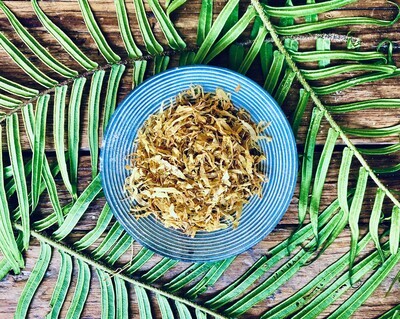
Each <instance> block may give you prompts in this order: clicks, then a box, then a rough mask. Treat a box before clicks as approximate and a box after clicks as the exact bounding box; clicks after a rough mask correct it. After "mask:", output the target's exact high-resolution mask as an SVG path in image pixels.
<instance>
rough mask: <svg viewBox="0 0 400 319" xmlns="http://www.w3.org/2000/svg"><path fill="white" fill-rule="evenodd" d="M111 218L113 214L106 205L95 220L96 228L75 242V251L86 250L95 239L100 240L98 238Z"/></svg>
mask: <svg viewBox="0 0 400 319" xmlns="http://www.w3.org/2000/svg"><path fill="white" fill-rule="evenodd" d="M112 217H113V214H112V212H111V210H110V206H108V204H107V203H106V204H105V205H104V207H103V210H102V211H101V214H100V216H99V217H98V219H97V223H96V226H95V227H94V228H93V229H92V230H91V231H90V232H88V233H87V234H86V235H85V236H83V237H82V238H81V239H80V240H78V241H77V242H75V244H74V247H75V248H76V249H77V250H84V249H86V248H88V247H89V246H90V245H92V244H93V243H94V242H95V241H96V240H97V239H99V238H100V236H101V235H102V234H103V232H104V231H105V230H106V228H107V226H108V224H109V223H110V221H111V219H112Z"/></svg>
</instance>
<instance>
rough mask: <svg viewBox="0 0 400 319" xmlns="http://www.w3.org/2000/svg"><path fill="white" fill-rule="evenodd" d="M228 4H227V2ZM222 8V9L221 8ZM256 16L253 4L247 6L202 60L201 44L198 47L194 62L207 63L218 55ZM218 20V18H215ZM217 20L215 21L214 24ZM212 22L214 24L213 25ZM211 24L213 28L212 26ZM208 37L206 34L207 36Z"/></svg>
mask: <svg viewBox="0 0 400 319" xmlns="http://www.w3.org/2000/svg"><path fill="white" fill-rule="evenodd" d="M227 6H228V4H227ZM223 10H224V9H223ZM255 16H256V10H255V9H254V7H253V6H248V7H247V10H246V12H245V13H244V15H243V16H242V17H241V18H240V20H239V21H238V22H237V23H236V24H235V25H234V26H233V27H232V28H231V29H230V30H229V32H228V33H226V34H225V35H224V36H223V37H222V38H221V39H220V40H219V41H218V42H217V43H215V44H214V45H213V46H212V47H211V49H209V50H207V51H210V52H209V53H208V54H207V56H205V57H204V62H203V59H201V60H200V58H199V57H201V55H200V50H201V48H202V47H203V45H202V46H201V47H200V49H199V51H198V53H197V55H196V58H195V62H196V63H200V62H203V63H204V64H208V63H209V62H210V61H211V60H212V59H214V58H215V57H216V56H217V55H219V54H220V53H221V52H222V51H223V50H224V49H226V48H227V47H228V46H229V45H230V44H232V43H233V42H234V41H235V40H236V39H237V38H238V37H239V36H240V35H241V34H242V33H243V31H244V30H245V29H246V28H247V26H248V25H249V24H250V22H251V21H252V20H253V19H254V18H255ZM217 20H218V18H217ZM216 23H217V21H215V24H216ZM215 24H214V26H215ZM214 26H213V28H214ZM211 32H212V29H211V31H210V34H211ZM207 38H208V36H207ZM207 38H206V40H205V43H206V41H207Z"/></svg>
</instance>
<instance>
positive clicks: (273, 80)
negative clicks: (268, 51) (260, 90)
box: [264, 51, 285, 94]
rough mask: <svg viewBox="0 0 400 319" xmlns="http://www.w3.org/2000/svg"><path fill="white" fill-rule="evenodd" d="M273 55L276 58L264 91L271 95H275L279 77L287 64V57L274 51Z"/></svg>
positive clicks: (266, 79)
mask: <svg viewBox="0 0 400 319" xmlns="http://www.w3.org/2000/svg"><path fill="white" fill-rule="evenodd" d="M273 54H274V55H273V56H274V58H273V60H272V64H271V67H270V69H269V71H268V75H267V77H266V78H265V82H264V89H265V90H266V91H268V92H269V93H270V94H272V93H273V91H274V89H275V87H276V85H277V84H278V80H279V76H280V74H281V72H282V69H283V67H284V63H285V57H284V55H283V54H282V53H280V52H279V51H274V53H273Z"/></svg>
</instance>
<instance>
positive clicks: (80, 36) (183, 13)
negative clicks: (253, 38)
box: [0, 0, 400, 319]
mask: <svg viewBox="0 0 400 319" xmlns="http://www.w3.org/2000/svg"><path fill="white" fill-rule="evenodd" d="M4 2H5V3H6V4H7V6H8V7H9V8H10V9H11V10H12V11H13V12H14V13H15V14H16V15H17V17H18V18H19V19H20V21H21V22H22V23H23V25H24V26H26V27H27V28H28V29H29V31H30V32H31V33H32V34H33V35H34V36H35V37H36V38H37V39H39V41H40V42H41V43H42V44H43V45H44V46H45V47H46V48H47V49H48V50H49V51H50V52H51V53H52V54H53V55H54V56H56V57H57V59H59V60H61V61H62V62H63V63H65V64H66V65H68V66H70V67H72V68H74V69H76V70H78V71H79V72H80V73H83V72H84V70H83V69H82V68H80V67H79V65H77V63H76V62H75V61H73V60H72V59H71V58H70V57H69V56H68V55H67V54H66V53H65V52H64V51H63V50H61V49H60V47H59V45H58V44H57V43H56V41H54V39H53V38H52V37H51V36H50V35H49V34H48V33H47V32H46V31H45V29H44V28H43V27H42V26H41V24H40V22H39V21H38V19H37V18H36V17H35V15H34V13H33V10H32V7H31V3H30V1H28V0H26V1H4ZM225 2H226V1H218V2H216V5H215V14H217V12H219V11H220V10H221V8H222V6H223V4H224V3H225ZM188 3H190V5H186V6H185V7H184V8H183V9H181V10H179V11H177V12H176V13H175V14H174V15H173V20H174V21H175V23H176V26H177V28H178V31H179V32H180V34H182V36H183V37H184V39H185V41H186V42H187V43H188V45H189V46H190V47H192V48H194V47H195V36H196V26H197V19H198V12H199V8H200V1H199V0H191V1H189V2H188ZM247 3H248V1H243V2H241V5H242V6H243V7H245V6H246V4H247ZM39 4H40V6H41V7H42V8H43V10H44V11H45V13H46V14H48V16H49V17H50V18H51V19H52V20H53V21H54V22H55V23H56V24H57V25H59V26H60V27H61V28H62V29H63V30H64V31H66V32H67V34H68V35H69V36H71V38H72V39H74V41H75V42H76V43H77V44H78V45H79V46H80V48H81V49H82V51H83V52H84V53H85V54H86V55H88V56H89V57H90V58H91V59H93V60H94V61H96V62H98V63H99V65H100V66H105V65H106V62H105V60H104V59H103V58H102V56H101V55H100V54H99V52H98V51H97V48H96V46H95V43H94V41H93V40H92V39H91V37H90V34H89V33H88V31H87V29H86V27H85V25H84V23H83V19H82V15H81V13H80V10H79V6H78V4H77V2H76V1H75V0H55V1H40V2H39ZM126 4H127V10H128V14H129V18H130V21H131V27H132V32H133V34H134V38H135V40H136V41H137V43H138V44H139V46H140V47H141V48H142V49H143V42H142V40H141V36H140V32H139V29H138V27H137V23H136V20H135V19H136V17H135V13H134V9H133V2H132V1H127V2H126ZM90 5H91V8H92V9H93V12H94V14H95V16H96V19H97V21H99V23H100V24H101V28H102V31H103V32H104V33H105V36H106V39H107V40H108V42H109V43H110V44H111V47H112V48H113V49H114V50H115V51H116V52H117V53H118V54H119V55H121V57H122V58H123V59H125V58H126V54H125V49H124V46H123V43H122V40H121V36H120V34H119V32H118V27H117V20H116V17H115V8H114V2H113V1H111V0H107V1H104V0H102V1H94V0H90ZM148 11H149V10H148ZM394 14H395V10H394V7H393V6H391V7H389V6H388V5H387V4H385V2H384V1H376V0H374V1H360V2H358V3H357V4H352V5H351V6H348V7H346V8H344V9H340V10H336V11H333V12H330V13H328V14H324V15H321V18H333V17H343V16H354V15H359V16H371V17H374V18H379V19H391V18H393V16H394ZM148 17H149V21H150V23H151V27H152V29H153V31H154V33H155V35H156V38H157V39H158V40H159V41H160V42H161V43H162V44H164V45H166V42H165V38H164V36H163V35H162V32H161V30H160V28H159V25H158V24H157V22H156V20H155V18H154V16H153V15H152V14H151V13H150V12H148ZM71 26H73V27H71ZM0 30H1V31H2V32H4V33H5V34H6V35H7V37H9V38H10V39H12V41H13V43H15V44H16V45H17V47H18V48H20V49H21V51H22V52H23V53H25V54H29V50H28V49H27V47H26V46H25V45H24V44H23V43H22V42H21V41H20V40H19V39H18V37H17V35H16V34H15V32H14V31H13V29H12V28H11V27H10V24H9V22H8V21H7V19H6V18H5V16H4V14H2V13H0ZM349 31H351V36H353V37H358V38H360V39H361V41H362V46H361V50H375V49H376V47H377V45H378V43H379V42H380V41H381V40H382V39H384V38H389V39H395V40H396V39H397V38H398V32H399V31H400V26H399V24H395V25H394V26H391V27H389V28H386V29H379V32H377V28H376V27H371V26H368V27H366V26H351V27H341V28H336V29H334V30H327V31H326V32H327V33H329V34H330V36H331V38H332V48H334V49H341V48H344V47H345V38H346V35H347V33H348V32H349ZM299 38H301V45H300V50H306V49H309V48H313V47H314V43H315V38H316V36H315V35H313V36H309V35H306V36H301V37H299ZM240 41H246V38H241V39H240ZM394 45H395V49H396V51H395V55H394V58H395V60H396V59H397V60H399V56H400V54H399V53H398V50H397V48H398V43H397V42H396V41H395V42H394ZM0 57H1V58H0V75H2V76H7V77H9V78H10V79H12V80H15V81H18V82H20V83H23V84H25V85H29V86H32V87H35V88H38V89H42V88H40V86H38V85H37V84H36V83H34V82H33V81H31V80H30V79H29V78H28V77H27V76H26V75H25V74H24V73H23V72H22V71H21V70H20V69H19V68H18V67H17V66H16V65H15V64H14V63H12V61H11V59H10V58H9V57H8V56H7V55H6V54H5V53H4V52H3V51H0ZM177 58H178V57H177V56H172V57H171V59H172V62H171V63H172V64H171V65H176V64H177ZM32 62H33V63H34V64H35V65H37V66H39V67H40V68H41V69H42V70H45V71H46V72H47V71H48V69H47V68H46V67H45V66H43V64H42V63H41V62H40V61H38V60H37V59H35V58H32ZM215 63H218V64H219V63H222V62H221V61H217V62H215ZM150 69H151V67H150ZM49 74H50V75H51V76H53V77H54V78H56V79H59V80H61V81H62V80H63V79H62V78H61V77H59V76H58V75H56V74H53V73H52V72H49ZM248 75H249V76H250V77H252V78H254V79H256V80H260V76H259V69H257V67H255V68H254V69H251V70H250V71H249V73H248ZM340 79H341V78H339V77H338V78H337V79H335V80H340ZM131 81H132V68H131V67H128V68H127V70H126V72H125V74H124V77H123V79H122V85H121V89H120V91H119V95H118V100H119V101H121V100H122V98H123V97H124V96H125V95H126V94H127V93H128V92H129V91H130V89H131V86H132V82H131ZM320 83H322V82H320ZM398 85H399V80H398V79H387V80H384V81H379V82H375V83H373V84H364V85H361V86H359V87H357V88H355V89H348V90H345V91H343V92H337V93H336V94H332V95H330V96H327V97H323V98H322V100H323V102H324V103H326V104H342V103H348V102H352V101H357V100H360V99H372V98H382V97H386V98H400V92H399V90H398ZM87 87H88V84H87ZM298 88H299V87H298V84H295V85H294V88H293V89H292V91H291V93H290V94H289V96H288V98H287V100H286V101H285V103H284V105H283V110H284V112H285V114H286V115H287V117H288V118H290V116H291V114H292V112H293V110H294V108H295V106H296V103H297V98H298V97H297V93H296V92H298ZM87 94H88V89H87V88H86V89H85V95H84V103H83V105H82V112H81V145H80V148H81V156H80V163H79V187H80V191H82V190H83V189H84V187H86V186H87V185H88V183H89V182H90V174H91V172H90V159H89V157H88V154H87V150H88V142H87V121H88V115H87V111H86V110H87ZM103 101H104V92H103V95H102V104H101V105H103ZM51 103H52V101H51ZM50 105H52V104H50ZM310 109H311V105H309V108H308V110H307V111H306V113H305V116H304V118H303V122H302V125H301V127H300V130H299V134H298V137H297V142H298V148H299V153H301V151H302V149H303V145H304V141H305V136H306V133H307V123H308V122H309V117H310ZM49 112H50V113H49V120H48V127H47V139H46V149H47V151H48V152H49V154H50V155H49V157H50V159H51V158H52V155H51V154H52V151H53V150H54V144H53V141H52V139H53V136H52V129H53V128H52V124H53V123H52V106H51V107H50V110H49ZM334 118H335V120H336V121H337V122H338V123H339V124H340V125H342V126H345V127H370V126H372V125H373V126H382V127H384V126H389V125H394V124H397V123H398V122H399V115H398V111H397V110H368V111H365V112H357V113H349V114H345V115H338V116H335V117H334ZM21 125H22V122H21ZM327 127H328V124H327V123H323V125H322V126H321V131H320V133H319V135H318V144H319V146H318V147H317V150H316V159H318V158H319V154H320V152H321V149H322V145H323V143H324V141H325V137H326V131H327ZM22 138H23V148H24V149H25V150H29V145H28V143H27V139H26V137H25V136H23V137H22ZM352 141H353V143H355V144H357V145H362V146H367V147H372V146H374V145H378V144H382V145H388V144H391V143H394V142H398V136H395V137H389V138H379V139H374V140H371V139H366V138H356V137H354V138H352ZM342 145H343V142H342V141H341V140H339V141H338V147H337V148H336V151H335V153H334V155H333V160H332V163H331V167H330V169H329V173H328V176H327V180H326V183H325V186H324V193H323V196H322V202H321V209H323V208H324V207H326V206H327V205H328V204H329V203H330V202H331V201H332V200H333V199H335V198H336V196H337V195H336V194H337V189H336V182H337V174H338V169H339V165H340V164H339V163H340V157H341V149H342ZM3 147H5V145H3ZM399 156H400V155H399V154H395V155H393V156H391V157H388V158H377V157H372V156H371V157H368V158H367V160H368V162H369V163H370V165H371V166H372V167H382V166H384V165H386V166H390V165H394V164H395V163H399V161H400V157H399ZM357 165H358V164H357V162H356V161H355V163H354V165H353V167H352V174H351V177H350V185H351V186H354V185H355V182H356V177H357V171H358V166H357ZM381 179H382V181H383V183H384V184H385V185H387V186H388V187H390V188H393V189H395V190H400V189H399V188H400V185H399V183H398V180H399V174H388V175H382V176H381ZM57 185H58V190H59V195H60V198H61V201H62V202H63V203H64V204H65V203H67V202H68V201H69V197H68V194H67V192H66V190H65V189H64V188H63V186H62V182H61V180H60V178H59V177H57ZM374 192H375V186H374V185H373V184H372V183H371V184H370V188H369V190H368V192H367V195H366V201H365V205H364V207H363V211H362V214H361V218H360V228H361V232H362V233H365V231H366V230H367V224H368V218H369V215H370V211H371V205H372V200H373V197H374ZM297 203H298V187H297V189H296V192H295V196H294V198H293V200H292V202H291V204H290V206H289V208H288V211H287V213H286V214H285V216H284V218H283V219H282V221H281V222H280V223H279V225H278V227H277V228H276V229H275V230H274V232H273V233H271V234H270V235H269V236H268V237H266V238H265V239H264V240H263V241H262V242H260V243H259V244H258V245H256V246H255V247H253V248H252V249H251V250H249V251H248V252H246V253H244V254H242V255H240V256H238V257H237V259H236V260H235V262H234V264H233V266H232V267H231V268H230V269H229V270H228V271H227V272H226V273H225V274H224V276H223V277H222V278H221V279H220V280H219V281H218V282H217V283H216V285H215V286H214V287H212V288H210V289H209V290H208V291H207V293H206V296H209V295H213V294H215V292H216V291H217V290H219V289H221V288H223V287H225V286H226V285H228V284H229V283H230V282H232V281H233V280H234V279H235V278H237V277H238V276H240V274H242V273H243V272H244V271H245V270H246V269H247V268H248V267H250V266H251V265H252V264H253V263H254V261H255V260H257V259H258V258H259V257H260V256H262V255H265V254H267V253H268V250H269V249H270V248H272V247H274V246H276V245H277V244H279V243H280V242H281V241H282V240H284V239H285V238H287V237H288V236H289V235H290V234H291V232H292V231H293V230H294V229H295V228H296V227H297ZM103 205H104V199H99V200H96V201H95V202H94V203H93V204H92V205H91V206H90V208H89V209H88V211H87V212H86V213H85V215H84V216H83V218H82V220H81V221H80V222H79V223H78V225H77V227H76V228H75V230H74V232H73V234H72V235H71V237H69V238H68V241H69V242H74V241H76V240H78V239H79V238H81V237H82V236H84V234H86V233H87V232H88V231H89V230H90V229H92V228H93V227H94V225H95V224H96V221H97V218H98V216H99V213H100V209H101V207H102V206H103ZM389 210H390V206H389V205H385V212H389ZM50 212H51V205H50V203H49V200H48V197H47V196H44V197H42V198H41V204H40V207H39V209H38V211H37V212H35V214H34V216H35V218H39V217H40V216H45V215H47V214H49V213H50ZM349 238H350V235H349V231H348V230H346V231H344V232H343V233H342V234H341V235H340V236H339V238H338V239H337V240H336V241H335V242H334V243H333V244H332V246H331V247H330V248H329V249H328V250H327V251H326V252H325V253H324V254H323V255H322V256H321V257H320V258H319V259H318V260H317V261H315V262H314V263H312V264H310V265H308V266H305V267H303V268H302V269H301V270H300V271H299V272H298V273H297V274H296V276H295V277H294V278H292V279H291V280H290V281H289V282H287V283H286V284H285V285H284V286H283V287H282V288H281V289H279V290H278V291H277V292H276V293H275V294H274V295H272V296H270V297H268V298H267V299H266V300H264V301H263V302H261V303H260V304H258V305H257V306H255V307H254V308H252V309H251V311H249V313H248V314H247V315H246V316H245V318H259V316H260V315H261V314H262V313H263V312H265V310H266V309H268V308H269V307H271V306H273V305H275V304H277V303H279V302H280V301H282V300H284V299H285V298H287V297H289V296H290V295H291V294H293V293H294V292H295V291H297V290H298V289H300V288H301V287H302V286H304V285H305V284H306V283H307V282H309V281H310V280H311V279H312V278H314V277H315V276H316V274H318V273H319V272H321V271H322V270H323V269H325V268H326V267H327V266H328V265H329V264H331V263H332V262H334V261H335V260H337V259H338V258H339V257H340V256H341V255H343V254H344V253H345V252H346V251H347V250H348V247H349ZM96 245H98V242H97V243H96V244H95V245H94V247H95V246H96ZM91 249H93V247H92V248H91ZM139 249H140V246H139V245H138V244H136V243H135V244H134V245H133V251H134V252H137V251H138V250H139ZM371 249H372V247H371V246H370V247H369V251H371ZM38 252H39V243H38V241H36V240H33V241H32V245H31V247H30V249H29V250H28V251H27V252H26V263H27V264H26V268H25V269H24V270H23V272H22V273H21V274H20V275H17V276H14V275H11V274H10V275H8V276H7V277H6V278H5V279H4V280H2V281H0V319H8V318H11V317H12V316H13V313H14V311H15V308H16V305H17V301H18V298H19V295H20V294H21V292H22V289H23V287H24V285H25V283H26V280H27V279H28V277H29V275H30V272H31V270H32V268H33V266H34V263H35V261H36V259H37V256H38ZM53 255H54V256H53V259H52V262H51V264H50V267H49V269H48V271H47V272H46V276H45V280H44V282H43V283H42V285H41V286H40V288H39V290H38V291H37V292H36V294H35V297H34V300H33V303H32V305H31V308H30V312H29V318H44V316H45V314H46V313H47V311H48V309H49V300H50V298H51V294H52V290H53V288H54V285H55V282H56V279H57V274H58V270H59V263H60V259H59V256H58V254H57V252H56V251H55V250H53ZM130 256H131V252H128V253H126V254H125V255H124V256H123V257H121V259H120V262H126V261H128V260H129V258H130ZM160 259H161V257H160V256H156V257H154V258H153V259H152V261H151V262H150V263H149V264H147V265H146V266H145V267H144V268H143V269H142V270H141V271H140V272H139V274H138V275H140V274H143V273H144V272H145V271H146V270H147V269H149V267H151V266H152V265H154V264H155V263H156V262H157V261H159V260H160ZM185 267H187V264H185V263H179V264H178V265H177V266H176V267H175V268H174V269H173V270H172V271H171V272H169V273H168V274H167V275H166V276H165V277H163V278H161V280H160V283H163V282H167V281H168V280H169V279H170V278H172V277H173V276H175V275H176V274H178V273H179V272H180V271H182V270H183V269H184V268H185ZM275 269H276V268H274V269H272V270H271V271H269V272H268V274H267V275H269V274H271V273H272V271H273V270H275ZM399 270H400V267H397V269H396V271H399ZM396 271H395V272H392V273H391V274H390V276H388V278H386V280H385V282H384V283H383V284H382V285H381V286H380V287H379V288H378V289H377V290H376V292H375V293H374V294H373V296H372V297H371V298H369V299H368V301H367V302H366V303H365V304H364V305H363V306H362V307H361V308H360V309H359V310H358V311H357V313H356V314H355V315H354V316H353V318H357V319H369V318H375V317H377V316H378V315H380V314H382V313H383V312H384V311H386V310H388V309H390V308H391V307H393V306H395V305H397V304H398V303H399V302H400V298H399V295H400V287H399V284H395V286H394V288H393V291H392V293H391V294H389V295H388V296H387V297H385V294H386V291H387V289H388V287H389V286H390V284H391V282H392V280H393V278H394V276H395V274H396ZM76 275H77V273H76V267H74V277H73V278H74V280H73V284H72V286H71V289H70V291H69V293H68V297H67V302H66V304H65V305H64V307H63V309H62V314H61V317H65V315H66V312H67V310H68V307H69V304H70V301H71V298H72V294H73V289H74V287H75V281H76ZM92 278H93V280H92V283H91V287H90V294H89V298H88V300H87V302H86V304H85V309H84V313H83V316H82V318H100V302H99V300H100V299H99V295H100V287H99V282H98V279H97V277H96V274H95V272H94V271H93V269H92ZM265 278H266V276H264V277H263V278H261V280H264V279H265ZM261 280H260V281H258V282H257V283H259V282H261ZM129 294H130V296H131V299H130V300H131V302H130V305H129V306H130V311H131V318H138V309H137V305H136V303H135V302H134V301H135V298H136V297H135V296H134V292H133V289H132V287H129ZM348 296H349V294H345V295H344V296H343V297H342V298H340V299H339V300H338V301H336V302H335V303H334V305H333V306H332V307H331V308H329V309H328V312H326V313H324V314H323V316H324V315H327V314H328V313H329V312H330V311H332V310H333V309H335V308H336V307H338V306H339V305H340V304H341V303H342V302H343V301H344V300H346V298H348ZM152 308H153V312H154V314H155V315H156V317H157V318H159V317H160V314H159V309H158V306H157V305H156V303H155V302H154V296H152ZM323 316H321V317H323Z"/></svg>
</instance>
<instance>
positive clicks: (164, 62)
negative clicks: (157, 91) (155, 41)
mask: <svg viewBox="0 0 400 319" xmlns="http://www.w3.org/2000/svg"><path fill="white" fill-rule="evenodd" d="M168 63H169V56H168V55H158V56H156V57H155V58H154V69H153V74H158V73H161V72H162V71H165V70H166V69H167V68H168Z"/></svg>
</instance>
